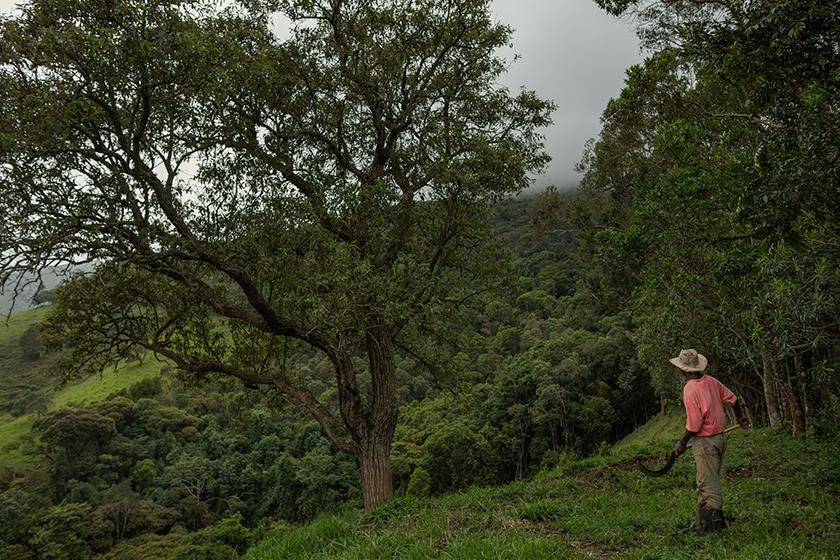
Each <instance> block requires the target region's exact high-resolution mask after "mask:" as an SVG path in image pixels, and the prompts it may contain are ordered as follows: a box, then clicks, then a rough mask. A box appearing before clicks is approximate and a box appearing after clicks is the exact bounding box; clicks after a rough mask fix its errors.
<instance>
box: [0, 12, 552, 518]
mask: <svg viewBox="0 0 840 560" xmlns="http://www.w3.org/2000/svg"><path fill="white" fill-rule="evenodd" d="M489 3H490V2H489V0H446V1H444V0H416V1H400V0H375V1H369V0H284V1H279V2H257V1H251V2H242V3H241V4H237V5H233V6H228V7H227V8H225V9H221V10H220V9H217V8H215V7H214V6H215V4H216V3H215V2H202V1H179V0H133V1H129V0H125V1H114V0H110V1H108V0H81V1H75V0H74V1H68V0H36V1H34V2H32V3H31V4H28V5H25V6H24V7H23V10H22V13H21V14H20V15H19V16H18V17H15V18H13V19H7V20H5V21H3V22H2V36H0V90H2V91H0V95H1V96H2V99H3V103H2V106H0V184H2V187H0V188H2V197H0V213H2V215H3V216H4V227H3V229H2V230H0V256H1V257H2V261H0V280H4V281H5V280H8V279H9V278H11V277H14V275H16V274H19V273H21V272H32V271H35V272H37V271H38V270H40V269H42V268H44V267H46V266H55V265H60V264H62V263H79V262H91V263H93V264H94V265H95V272H94V273H90V274H86V275H84V276H80V277H78V278H77V279H76V280H75V281H74V282H72V283H70V284H68V285H67V286H65V287H64V288H63V289H62V290H61V297H60V299H61V302H60V303H59V304H58V305H57V306H56V307H55V308H54V312H53V317H52V326H51V327H48V328H47V332H48V334H51V336H53V337H58V339H59V340H64V341H69V342H72V347H73V351H72V352H71V354H70V355H71V356H72V357H73V361H74V363H75V364H76V366H79V365H81V366H85V367H87V368H89V369H94V370H95V369H97V368H99V367H101V366H102V365H103V364H105V363H108V362H110V361H113V360H114V359H117V358H118V357H120V356H123V355H126V354H130V353H131V352H133V351H135V350H136V348H137V346H138V345H140V346H142V347H145V348H148V349H150V350H153V351H154V352H156V353H158V354H159V355H161V356H164V357H166V358H167V359H169V360H171V361H172V362H174V363H175V364H176V365H177V366H178V367H179V368H180V369H181V370H182V371H183V372H185V373H187V374H191V375H194V376H197V377H200V376H203V375H208V374H224V375H229V376H233V377H236V378H239V379H242V380H243V381H245V382H247V383H250V384H257V385H263V386H268V387H271V388H273V389H274V390H276V391H278V392H279V393H281V394H282V395H283V396H284V397H285V398H286V399H288V400H289V401H290V402H291V403H293V404H294V405H296V406H299V407H301V408H303V409H305V410H307V411H308V412H309V413H311V414H312V415H313V416H314V417H315V418H316V419H317V420H318V422H319V423H320V424H321V426H322V427H323V429H324V432H325V433H326V435H327V436H328V437H329V438H330V440H331V441H332V442H333V444H334V445H335V446H336V447H337V448H338V449H340V450H343V451H346V452H348V453H351V454H353V455H354V456H355V457H356V458H357V460H358V464H359V468H360V472H361V478H362V485H363V490H364V504H365V507H366V508H370V507H374V506H376V505H378V504H380V503H382V502H383V501H385V500H387V499H388V498H389V497H391V495H392V483H391V472H390V461H389V453H390V444H391V440H392V437H393V432H394V427H395V424H396V420H397V414H398V406H397V397H396V395H397V393H396V377H395V358H396V356H397V355H398V354H400V353H403V354H405V355H406V356H411V357H412V359H414V360H415V361H416V362H417V363H425V364H427V365H429V366H432V365H433V363H434V358H435V354H436V351H435V345H436V344H440V341H437V340H436V339H435V338H434V337H435V334H434V331H435V329H434V328H432V327H433V326H434V325H435V323H436V322H437V321H438V319H439V318H440V317H443V316H446V314H450V313H452V312H453V311H455V310H457V307H458V305H459V303H460V302H462V301H463V300H464V298H468V297H469V296H470V294H471V293H474V292H477V291H480V290H482V289H484V288H486V287H487V284H488V280H489V281H490V282H491V283H492V280H493V278H492V275H491V276H490V278H488V275H487V269H488V267H487V266H486V265H487V264H488V260H487V255H486V254H484V247H485V243H484V239H485V234H486V228H485V227H484V225H483V216H484V209H485V208H486V206H487V204H488V203H489V202H490V201H493V200H496V199H498V198H500V197H503V196H506V195H508V194H510V193H515V192H517V191H519V190H521V189H522V188H523V187H524V186H525V185H526V184H527V182H528V173H529V172H531V171H534V170H538V169H539V168H540V167H542V166H543V165H544V164H545V163H546V161H547V157H546V155H545V153H544V151H543V149H542V138H541V136H540V135H539V133H538V129H539V127H541V126H544V125H546V124H548V122H549V113H550V111H551V109H552V107H551V104H550V103H547V102H545V101H542V100H540V99H538V98H537V97H536V96H535V95H534V94H533V93H531V92H528V91H524V90H523V91H522V92H520V93H518V94H516V95H512V94H511V93H509V92H508V91H507V90H506V89H505V88H502V87H500V86H499V85H498V84H497V79H498V78H499V76H500V75H501V74H502V73H503V71H504V68H505V62H504V61H503V60H502V59H500V58H499V56H498V55H497V49H498V48H499V47H502V46H504V45H506V44H507V43H508V41H509V39H510V29H509V28H507V27H505V26H503V25H501V24H498V23H496V22H494V21H493V18H492V17H491V14H490V11H489ZM276 12H279V13H280V14H282V15H284V16H285V18H286V19H287V20H288V21H290V22H291V23H290V26H289V32H288V33H287V34H285V35H286V36H284V34H283V33H280V34H279V35H278V34H275V33H274V32H273V31H272V22H273V21H275V18H274V15H273V14H274V13H276ZM489 264H492V263H489ZM295 352H305V353H306V352H310V353H311V352H319V353H321V354H322V355H323V356H324V357H325V359H327V360H328V361H329V362H330V363H331V364H332V368H333V370H334V377H333V382H332V383H331V385H332V387H331V388H328V389H327V390H324V388H323V386H321V387H313V386H311V385H310V384H309V383H308V378H307V376H306V375H304V373H302V372H301V371H298V370H297V369H296V368H295V367H294V363H295V362H294V354H295Z"/></svg>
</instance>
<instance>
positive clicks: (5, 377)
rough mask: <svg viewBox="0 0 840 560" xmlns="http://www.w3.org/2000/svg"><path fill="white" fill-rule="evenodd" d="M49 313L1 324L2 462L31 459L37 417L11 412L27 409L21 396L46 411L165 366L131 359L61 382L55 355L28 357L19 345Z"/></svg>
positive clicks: (94, 397)
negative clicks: (29, 440) (55, 370)
mask: <svg viewBox="0 0 840 560" xmlns="http://www.w3.org/2000/svg"><path fill="white" fill-rule="evenodd" d="M46 313H47V309H46V308H44V307H42V308H38V309H32V310H29V311H21V312H18V313H13V314H12V315H11V316H10V317H9V319H8V321H3V322H0V407H2V410H4V411H5V413H0V465H7V466H14V465H20V464H22V463H25V462H26V461H27V457H26V455H25V451H26V450H27V445H26V440H27V438H28V437H29V430H30V428H31V427H32V422H33V421H34V420H35V417H36V415H35V414H34V413H28V414H22V415H14V414H11V413H9V411H10V410H19V409H21V408H24V407H25V405H26V404H27V403H21V402H20V401H21V400H24V401H27V400H28V401H31V400H33V399H38V400H39V401H41V403H42V404H43V408H44V409H47V410H55V409H57V408H61V407H63V406H68V405H70V404H83V403H86V402H96V401H100V400H103V399H104V398H105V397H107V396H108V395H111V394H113V393H116V392H117V391H120V390H121V389H125V388H127V387H130V386H131V385H133V384H134V383H136V382H137V381H139V380H141V379H146V378H148V377H154V376H155V375H158V374H159V373H160V368H161V367H162V366H163V365H164V364H163V363H161V362H158V361H157V360H154V359H153V358H147V359H145V360H144V361H143V363H142V364H141V363H137V362H132V363H128V364H124V365H122V366H120V367H119V369H117V370H115V369H114V368H109V369H107V370H105V371H103V372H102V373H101V374H100V375H97V376H93V377H90V378H88V379H84V380H80V381H78V382H74V383H69V384H67V385H63V386H62V385H60V384H59V380H58V379H56V378H54V377H51V376H50V375H49V367H50V366H51V365H53V364H54V362H55V359H56V356H54V355H49V354H44V353H42V355H41V356H40V357H39V358H38V359H35V360H28V359H26V358H25V356H24V354H23V350H22V349H21V345H20V339H21V336H22V335H23V333H24V332H25V331H26V330H27V329H28V328H30V327H33V326H37V325H38V324H40V323H41V322H42V321H43V320H44V318H45V317H46Z"/></svg>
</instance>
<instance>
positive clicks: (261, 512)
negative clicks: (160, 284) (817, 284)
mask: <svg viewBox="0 0 840 560" xmlns="http://www.w3.org/2000/svg"><path fill="white" fill-rule="evenodd" d="M541 207H542V201H540V200H537V199H522V200H515V201H509V202H505V203H502V204H500V205H499V206H498V207H497V208H496V210H495V212H494V214H493V216H492V218H491V223H492V224H493V226H494V228H495V230H496V231H497V232H498V234H499V238H500V240H501V241H502V243H503V245H504V246H505V247H506V248H507V249H508V250H509V252H510V262H509V270H508V271H507V273H506V274H507V278H506V280H507V282H509V287H510V289H509V290H506V291H504V292H502V291H500V292H497V293H495V294H492V295H484V296H482V297H479V298H477V299H476V300H474V301H472V302H471V303H470V304H469V305H468V306H467V307H466V308H465V309H466V312H465V314H464V322H463V323H459V324H458V335H457V336H453V337H451V338H447V339H444V340H442V341H441V343H440V344H441V347H440V351H441V352H446V353H448V354H449V355H450V359H449V361H450V362H451V366H450V370H449V371H441V372H439V373H438V375H432V374H431V373H430V372H429V371H428V370H427V369H424V368H423V367H422V364H420V363H419V362H418V361H416V360H412V359H405V360H401V361H400V362H398V364H397V377H398V379H399V382H400V387H401V390H400V393H399V402H400V407H401V409H402V414H401V415H400V421H399V423H398V424H397V428H396V433H395V438H394V446H393V453H392V457H393V465H394V483H395V487H396V491H397V493H398V494H409V495H430V494H439V493H443V492H448V491H452V490H458V489H462V488H465V487H467V486H471V485H493V484H501V483H505V482H509V481H512V480H514V479H518V478H522V477H526V476H530V475H533V474H534V473H536V472H537V471H539V470H540V469H542V468H550V467H552V466H554V465H556V464H558V463H559V462H561V461H564V460H568V459H569V458H570V457H573V456H575V455H586V454H590V453H593V452H596V451H597V450H598V448H599V447H600V446H602V445H606V444H607V443H610V442H613V441H616V439H618V438H620V437H621V436H624V435H626V434H627V433H629V432H630V431H632V430H633V429H634V428H635V427H636V426H637V425H638V424H639V423H641V422H643V421H644V420H646V419H647V418H648V417H649V416H650V415H652V414H653V413H654V412H656V411H657V410H658V408H659V405H658V401H657V399H656V397H655V395H654V392H653V387H652V386H651V383H650V380H649V377H648V376H647V375H646V373H645V372H644V370H642V369H641V367H640V366H639V364H638V361H637V359H636V358H635V348H634V345H633V343H632V341H631V339H630V336H629V328H630V324H629V319H628V316H627V315H626V314H622V315H619V316H606V315H605V316H599V315H597V314H595V313H594V312H593V308H592V305H591V304H590V303H589V302H588V299H587V297H586V296H585V295H582V294H581V293H579V291H578V290H576V289H575V286H576V284H577V283H578V282H577V274H576V272H575V271H576V270H577V268H578V267H577V265H576V262H575V260H576V257H575V256H574V255H575V254H576V244H575V242H574V238H573V237H572V236H570V235H569V234H568V232H567V231H566V230H567V229H568V228H566V227H559V228H556V229H555V230H547V229H546V228H545V227H544V225H543V224H541V222H540V221H539V220H540V214H539V211H540V208H541ZM503 272H504V271H502V270H501V269H500V271H499V274H502V273H503ZM55 305H60V304H55ZM35 332H36V333H37V329H36V331H35ZM29 333H31V330H29V329H27V331H25V333H24V334H23V335H22V336H21V337H20V339H19V340H18V341H16V343H17V344H18V345H19V348H14V351H15V353H16V354H17V353H19V356H18V357H19V359H20V360H21V361H22V362H24V363H26V360H27V359H29V360H30V362H29V365H30V367H36V366H37V362H38V361H41V362H43V363H51V362H55V357H54V356H52V355H50V354H49V353H45V354H44V355H43V356H41V357H40V358H38V359H36V361H35V363H32V361H31V357H32V352H31V351H30V352H29V354H28V356H29V358H27V354H26V353H25V350H26V349H31V348H32V347H33V344H34V345H35V347H36V348H37V349H38V350H39V354H40V352H41V351H42V349H41V348H40V345H41V343H40V342H39V340H37V339H36V340H35V341H34V342H33V341H31V340H29V339H30V337H31V336H32V335H31V334H29ZM296 356H297V357H296V358H295V359H294V360H293V361H291V363H290V367H293V368H294V369H295V371H296V373H297V375H300V376H302V377H307V378H309V382H310V383H311V384H316V385H317V384H319V383H320V384H321V385H322V386H323V387H324V388H325V389H324V391H325V393H327V394H324V395H323V398H328V396H329V395H328V392H327V389H326V388H327V387H328V386H329V382H330V375H331V371H330V368H329V365H328V364H326V363H324V361H323V359H322V358H320V357H319V356H318V355H317V354H313V353H310V354H309V355H301V354H297V355H296ZM149 359H150V358H149ZM290 360H291V359H290ZM160 369H161V374H160V375H157V376H154V377H149V378H147V379H143V380H141V381H138V382H137V383H135V384H134V385H131V386H130V387H128V388H127V389H124V390H121V391H119V392H118V393H115V394H112V395H110V396H108V397H107V398H106V399H105V400H102V401H101V402H95V403H92V404H86V405H82V406H71V407H69V408H58V409H53V410H47V409H45V407H43V406H42V407H40V408H39V407H38V404H37V403H38V402H39V400H38V399H35V398H32V396H31V395H30V396H29V397H28V398H27V399H26V402H28V403H30V406H31V408H28V407H26V406H24V405H21V404H20V403H19V402H18V401H13V402H15V403H17V407H16V408H8V409H7V410H10V411H14V412H15V413H16V414H25V413H27V412H33V411H37V412H39V414H38V419H37V420H36V421H35V423H34V425H33V428H32V436H31V439H30V440H29V441H27V440H24V441H19V442H15V443H13V444H12V445H16V446H18V447H20V446H24V447H26V448H27V449H26V453H27V455H26V456H27V457H28V461H27V463H25V466H24V467H21V468H10V467H6V468H5V470H4V473H3V481H2V483H3V489H4V492H3V494H2V511H1V512H0V516H2V519H3V527H4V532H3V535H2V542H4V543H6V545H7V547H9V548H8V549H7V550H9V551H14V555H13V557H20V558H25V557H27V554H28V555H31V556H32V557H34V558H87V557H91V556H92V555H93V554H96V553H105V556H104V557H105V558H121V557H130V556H120V555H128V554H129V553H130V554H134V555H136V556H132V557H150V558H151V557H156V558H162V557H172V558H231V557H233V556H234V555H235V553H236V552H239V553H241V552H242V551H243V550H244V548H245V547H246V546H247V544H248V543H249V542H251V540H252V539H253V538H255V536H256V535H257V534H258V532H259V530H260V528H263V529H264V528H265V527H266V526H267V523H268V522H277V521H286V522H291V523H294V522H301V521H306V520H309V519H312V518H313V517H315V516H317V515H318V514H320V513H323V512H325V511H332V510H335V509H337V508H342V507H347V506H351V507H358V505H360V503H361V488H360V485H359V478H358V474H357V468H356V463H355V461H354V458H353V457H352V456H350V455H348V454H345V453H342V452H340V451H339V450H338V449H336V448H335V447H334V446H332V445H331V444H330V442H329V441H328V440H327V439H326V438H325V437H324V436H323V434H322V432H321V429H320V427H319V425H318V424H317V422H315V421H314V420H312V419H311V418H310V417H308V416H307V415H305V414H302V413H301V412H300V411H299V410H298V409H296V408H295V407H293V406H289V404H288V403H287V402H285V401H284V400H283V399H280V398H278V397H277V396H276V395H274V394H272V393H271V392H261V391H259V390H256V389H250V390H249V389H247V388H243V387H241V386H240V385H239V384H237V383H233V382H230V381H225V380H224V378H218V379H216V380H215V381H212V382H203V383H201V384H199V385H197V386H196V385H194V382H193V383H189V382H188V381H189V380H188V379H185V378H183V377H182V376H178V375H177V374H176V372H175V371H174V370H173V368H171V367H170V366H167V365H162V366H160ZM110 375H119V371H117V372H116V373H111V374H110ZM47 387H48V386H46V385H45V387H44V388H45V389H46V388H47ZM45 399H46V400H47V401H48V398H46V397H45V398H42V399H41V400H40V402H44V400H45ZM8 450H9V449H7V451H8ZM109 551H110V552H109ZM10 553H11V552H10ZM144 555H145V556H144ZM164 555H171V556H164Z"/></svg>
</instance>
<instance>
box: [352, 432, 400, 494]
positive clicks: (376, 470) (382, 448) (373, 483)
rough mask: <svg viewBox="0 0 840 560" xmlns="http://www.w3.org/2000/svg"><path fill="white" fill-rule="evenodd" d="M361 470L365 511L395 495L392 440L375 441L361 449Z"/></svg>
mask: <svg viewBox="0 0 840 560" xmlns="http://www.w3.org/2000/svg"><path fill="white" fill-rule="evenodd" d="M359 472H360V473H361V475H362V496H363V499H364V506H365V511H370V510H372V509H374V508H376V507H377V506H381V505H382V504H384V503H385V502H387V501H388V500H390V499H391V498H392V497H393V496H394V483H393V480H392V478H391V441H390V440H388V441H387V442H384V441H383V442H373V443H371V444H370V445H368V446H367V447H366V448H365V449H361V450H360V454H359Z"/></svg>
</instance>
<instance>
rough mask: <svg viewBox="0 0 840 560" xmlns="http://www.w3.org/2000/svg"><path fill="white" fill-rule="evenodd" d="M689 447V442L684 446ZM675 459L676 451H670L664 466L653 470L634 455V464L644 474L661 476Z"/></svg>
mask: <svg viewBox="0 0 840 560" xmlns="http://www.w3.org/2000/svg"><path fill="white" fill-rule="evenodd" d="M740 427H741V426H740V425H739V424H735V425H734V426H730V427H728V428H726V429H725V430H724V431H723V433H724V434H725V433H728V432H731V431H732V430H737V429H738V428H740ZM689 447H691V444H690V443H689V444H688V445H686V446H685V448H686V449H688V448H689ZM676 460H677V453H676V452H675V451H671V455H670V456H669V457H668V461H667V462H666V463H665V466H664V467H662V468H661V469H656V470H654V469H649V468H647V467H646V466H645V465H644V464H643V463H642V458H641V457H636V466H637V467H638V468H639V470H640V471H642V472H643V473H644V474H646V475H648V476H662V475H664V474H668V471H670V470H671V467H673V466H674V463H675V462H676Z"/></svg>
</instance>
